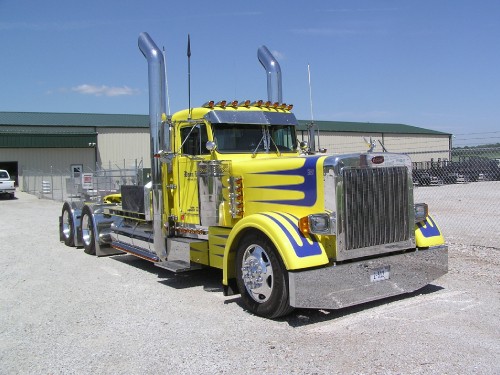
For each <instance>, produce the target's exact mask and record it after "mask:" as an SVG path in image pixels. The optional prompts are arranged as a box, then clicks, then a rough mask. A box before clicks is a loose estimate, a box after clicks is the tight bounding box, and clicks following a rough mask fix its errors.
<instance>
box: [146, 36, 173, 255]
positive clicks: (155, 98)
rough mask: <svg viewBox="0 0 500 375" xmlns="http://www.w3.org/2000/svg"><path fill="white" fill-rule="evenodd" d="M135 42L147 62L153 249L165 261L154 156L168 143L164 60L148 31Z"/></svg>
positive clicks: (157, 167)
mask: <svg viewBox="0 0 500 375" xmlns="http://www.w3.org/2000/svg"><path fill="white" fill-rule="evenodd" d="M138 45H139V49H140V50H141V52H142V54H143V55H144V57H145V58H146V60H147V61H148V83H149V129H150V135H151V180H152V181H151V182H152V185H153V186H152V193H153V194H152V195H153V200H152V205H153V236H154V237H153V238H154V251H155V253H156V255H157V256H158V257H159V258H160V259H161V260H166V258H167V251H166V246H165V236H164V234H163V226H162V216H163V215H162V214H163V196H162V194H163V193H162V186H161V177H162V176H161V164H160V161H159V158H155V157H154V155H157V154H158V153H159V152H160V150H161V144H160V143H161V141H162V140H163V139H164V138H163V137H164V136H165V142H166V146H167V147H168V145H169V144H170V140H169V134H168V131H167V132H164V131H163V126H162V125H163V121H162V115H163V114H164V113H165V108H166V105H165V98H166V89H165V62H164V61H163V54H162V53H161V51H160V49H159V48H158V47H157V46H156V44H155V42H153V40H152V39H151V37H150V36H149V34H148V33H146V32H143V33H141V34H139V40H138ZM164 133H165V134H164Z"/></svg>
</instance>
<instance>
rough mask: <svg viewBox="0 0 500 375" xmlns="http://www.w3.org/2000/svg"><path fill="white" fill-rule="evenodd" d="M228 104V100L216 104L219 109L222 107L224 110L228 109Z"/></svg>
mask: <svg viewBox="0 0 500 375" xmlns="http://www.w3.org/2000/svg"><path fill="white" fill-rule="evenodd" d="M226 104H227V101H226V100H221V101H220V102H217V104H215V105H216V106H217V107H222V108H225V107H226Z"/></svg>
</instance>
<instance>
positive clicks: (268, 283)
mask: <svg viewBox="0 0 500 375" xmlns="http://www.w3.org/2000/svg"><path fill="white" fill-rule="evenodd" d="M241 271H242V272H241V273H242V278H243V283H244V284H245V288H246V289H247V291H248V293H249V294H250V296H251V297H252V298H253V299H254V300H255V301H256V302H259V303H262V302H266V301H267V300H268V299H269V297H270V296H271V292H272V290H273V283H274V275H273V268H272V266H271V261H270V260H269V257H268V255H267V253H266V252H265V250H264V249H263V248H262V247H260V246H258V245H251V246H249V247H248V248H247V249H246V250H245V253H244V254H243V260H242V265H241Z"/></svg>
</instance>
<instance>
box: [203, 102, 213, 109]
mask: <svg viewBox="0 0 500 375" xmlns="http://www.w3.org/2000/svg"><path fill="white" fill-rule="evenodd" d="M214 105H215V102H214V101H213V100H210V101H208V102H206V103H205V104H203V105H202V107H204V108H213V107H214Z"/></svg>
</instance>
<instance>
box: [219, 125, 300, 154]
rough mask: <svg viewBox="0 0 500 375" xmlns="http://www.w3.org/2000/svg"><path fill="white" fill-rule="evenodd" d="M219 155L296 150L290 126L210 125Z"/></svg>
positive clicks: (293, 130)
mask: <svg viewBox="0 0 500 375" xmlns="http://www.w3.org/2000/svg"><path fill="white" fill-rule="evenodd" d="M212 132H213V136H214V141H215V143H216V144H217V150H218V151H219V152H220V153H256V152H294V151H295V150H296V148H297V137H296V135H295V127H294V126H292V125H253V124H252V125H250V124H212Z"/></svg>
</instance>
